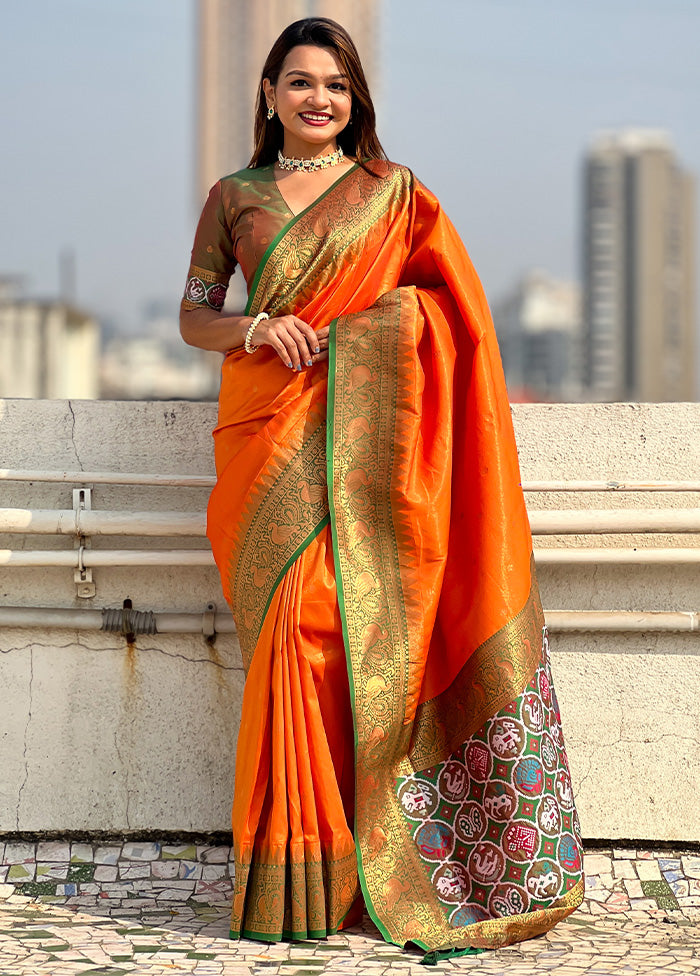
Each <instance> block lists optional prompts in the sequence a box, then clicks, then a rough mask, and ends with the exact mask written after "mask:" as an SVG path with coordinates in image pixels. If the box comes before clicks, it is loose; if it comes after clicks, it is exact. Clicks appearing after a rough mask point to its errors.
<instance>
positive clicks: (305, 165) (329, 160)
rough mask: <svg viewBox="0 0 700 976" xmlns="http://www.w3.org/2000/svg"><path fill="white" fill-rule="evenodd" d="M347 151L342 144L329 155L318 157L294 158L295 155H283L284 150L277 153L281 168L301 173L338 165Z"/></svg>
mask: <svg viewBox="0 0 700 976" xmlns="http://www.w3.org/2000/svg"><path fill="white" fill-rule="evenodd" d="M344 155H345V153H344V152H343V150H342V149H341V147H340V146H338V148H337V149H336V151H335V152H332V153H329V154H328V155H327V156H318V157H317V158H316V159H294V157H293V156H283V155H282V151H281V150H279V151H278V153H277V159H278V160H279V164H280V169H291V170H296V171H297V172H299V173H313V172H314V171H315V170H317V169H327V168H328V167H329V166H337V165H338V163H340V162H341V161H342V159H343V156H344Z"/></svg>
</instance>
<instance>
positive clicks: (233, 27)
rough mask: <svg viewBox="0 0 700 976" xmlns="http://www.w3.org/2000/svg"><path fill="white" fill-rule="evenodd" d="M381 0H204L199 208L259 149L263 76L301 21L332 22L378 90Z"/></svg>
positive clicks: (198, 99) (199, 98)
mask: <svg viewBox="0 0 700 976" xmlns="http://www.w3.org/2000/svg"><path fill="white" fill-rule="evenodd" d="M381 6H382V5H381V0H353V2H352V3H347V0H198V8H197V19H198V25H197V26H198V31H197V35H198V58H197V60H198V65H197V93H196V98H195V106H196V116H197V118H196V122H197V130H198V131H197V160H196V205H197V207H199V206H201V204H202V202H203V201H204V199H205V197H206V195H207V192H208V190H209V188H210V187H211V186H212V185H213V184H214V183H215V182H216V181H217V180H218V179H219V178H220V177H221V176H225V175H226V174H227V173H232V172H235V170H237V169H241V168H242V167H243V166H245V165H246V163H247V162H248V160H249V159H250V155H251V153H252V149H253V110H254V103H255V100H256V97H257V92H258V85H259V84H260V72H261V70H262V66H263V62H264V60H265V57H266V56H267V53H268V51H269V50H270V48H271V47H272V44H273V43H274V41H275V39H276V38H277V37H278V36H279V34H280V33H281V32H282V31H283V30H284V28H285V27H286V26H287V25H288V24H291V23H292V22H293V21H295V20H299V19H300V18H302V17H330V18H332V19H333V20H337V21H338V23H340V24H342V25H343V27H345V28H346V30H347V31H348V32H349V34H350V36H351V37H352V39H353V41H354V42H355V44H356V46H357V49H358V51H359V53H360V57H361V58H362V63H363V66H364V68H365V71H366V73H367V77H368V80H369V83H370V85H372V86H373V89H372V90H373V95H374V94H375V93H374V85H376V83H377V78H376V75H377V71H376V64H377V55H378V44H379V19H380V12H381Z"/></svg>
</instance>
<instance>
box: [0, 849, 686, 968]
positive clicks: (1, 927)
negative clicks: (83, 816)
mask: <svg viewBox="0 0 700 976" xmlns="http://www.w3.org/2000/svg"><path fill="white" fill-rule="evenodd" d="M4 846H5V848H7V847H9V848H10V851H9V856H7V851H5V858H4V860H3V858H2V854H3V843H2V842H1V841H0V865H2V868H1V869H0V973H1V974H2V976H36V974H38V973H41V974H44V973H46V974H49V973H50V974H51V976H64V974H65V976H89V974H93V976H97V974H98V973H99V974H101V976H122V974H129V973H134V974H149V976H166V974H172V973H173V972H177V973H182V974H190V973H191V974H194V976H262V974H266V976H281V974H285V976H312V974H328V976H333V974H342V973H352V974H358V976H385V974H386V976H390V974H394V973H398V974H406V976H419V974H420V976H424V974H425V973H426V972H430V971H432V972H435V973H439V974H443V973H445V974H446V973H473V974H484V976H487V974H491V976H498V974H502V976H506V974H507V976H526V974H527V976H532V974H540V973H545V972H554V973H556V974H557V976H588V974H589V973H590V974H591V976H593V974H597V976H612V974H615V976H647V974H648V976H651V974H657V973H659V972H660V971H661V970H662V971H663V973H664V974H669V976H680V974H692V973H695V974H697V976H700V855H698V853H697V852H696V853H691V852H685V851H678V852H664V851H648V850H644V851H640V850H630V849H627V848H625V849H619V850H618V849H612V850H610V849H608V850H593V849H590V848H589V849H588V850H587V853H586V855H585V858H584V865H585V868H586V870H587V872H588V876H587V886H586V898H585V901H584V904H583V906H582V907H581V909H580V910H579V911H578V912H576V913H575V914H574V915H573V916H571V917H570V918H569V919H567V920H565V921H564V922H562V923H560V924H559V925H557V926H556V927H555V928H554V929H553V930H552V932H550V933H548V934H547V935H546V936H543V937H541V938H538V939H532V940H530V941H528V942H524V943H520V944H518V945H516V946H510V947H508V948H505V949H499V950H497V951H494V952H486V953H482V954H479V955H475V956H467V957H463V958H459V959H452V960H444V961H441V962H440V963H438V965H437V966H435V967H432V969H428V970H426V968H425V967H424V966H422V965H420V954H419V953H416V952H409V951H403V950H401V949H399V948H397V947H396V946H391V945H388V944H387V943H385V942H384V941H383V940H382V939H381V936H380V935H379V933H378V932H377V930H376V929H375V928H374V926H373V924H372V922H371V921H370V920H369V919H368V918H365V920H364V923H363V925H362V926H359V927H357V928H354V929H349V930H348V931H347V932H341V933H339V934H338V935H336V936H333V937H331V938H329V939H326V940H321V941H317V942H301V943H293V944H288V943H280V944H277V945H265V944H262V943H259V942H252V941H248V940H242V941H240V942H231V941H230V940H229V939H228V921H229V919H228V913H229V904H230V898H231V880H230V872H229V868H230V861H229V858H230V853H231V852H230V849H229V848H228V847H212V846H207V845H204V844H197V845H195V844H182V845H173V844H170V845H160V844H154V843H150V842H149V843H139V842H129V843H128V844H126V843H125V844H121V843H118V842H116V841H115V842H113V843H109V844H107V843H104V844H101V845H94V846H92V848H91V846H90V845H88V844H85V843H81V844H68V845H63V846H61V845H59V844H55V845H54V846H51V847H49V846H48V845H47V844H41V845H28V844H23V845H20V844H11V843H9V842H8V843H7V844H6V845H4ZM20 869H21V870H20ZM3 871H4V872H5V876H4V878H3V874H2V872H3ZM28 879H29V880H28ZM660 967H661V969H660Z"/></svg>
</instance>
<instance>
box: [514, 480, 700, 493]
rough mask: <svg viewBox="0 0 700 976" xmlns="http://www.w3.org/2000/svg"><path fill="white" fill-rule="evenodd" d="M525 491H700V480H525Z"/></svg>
mask: <svg viewBox="0 0 700 976" xmlns="http://www.w3.org/2000/svg"><path fill="white" fill-rule="evenodd" d="M523 491H545V492H546V491H698V492H700V481H523Z"/></svg>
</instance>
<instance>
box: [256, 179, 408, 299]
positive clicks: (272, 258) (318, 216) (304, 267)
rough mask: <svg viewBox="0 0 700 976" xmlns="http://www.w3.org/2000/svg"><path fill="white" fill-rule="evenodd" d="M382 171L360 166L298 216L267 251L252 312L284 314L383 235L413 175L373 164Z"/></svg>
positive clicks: (404, 195)
mask: <svg viewBox="0 0 700 976" xmlns="http://www.w3.org/2000/svg"><path fill="white" fill-rule="evenodd" d="M374 165H375V167H376V169H377V172H379V173H380V176H379V177H376V176H371V175H370V174H369V173H366V172H365V171H364V170H363V169H361V168H360V167H358V168H357V169H356V170H355V171H354V172H353V173H350V174H349V175H348V176H347V177H346V178H345V179H341V180H340V181H339V182H338V183H337V184H336V185H334V186H333V187H332V188H331V189H330V191H329V192H328V193H327V194H326V195H324V197H323V205H322V206H318V207H315V206H314V207H311V209H310V210H309V211H307V212H305V213H304V214H303V215H302V216H301V217H299V218H298V219H297V220H296V221H294V222H293V223H292V224H291V225H290V226H289V228H288V229H287V230H286V231H285V233H284V234H283V235H282V237H281V238H280V240H279V241H278V242H277V243H276V244H275V246H274V249H273V251H272V252H271V253H270V254H269V256H268V257H267V260H266V261H265V264H264V266H263V268H262V269H261V273H260V276H259V278H258V280H257V284H256V286H255V293H254V294H253V295H252V296H251V299H250V301H249V311H250V313H251V314H252V315H255V313H256V312H258V311H261V310H262V309H266V310H267V311H268V312H271V311H273V310H274V312H275V313H276V314H280V313H281V312H283V311H284V309H285V308H287V307H290V306H292V304H293V305H294V307H296V308H303V307H304V305H305V304H307V302H308V301H310V300H311V299H312V298H314V297H315V296H316V295H318V293H319V292H320V291H322V290H323V289H324V288H326V287H328V285H329V284H330V283H331V282H332V280H333V278H334V277H335V276H336V275H338V274H342V270H343V268H344V267H348V266H349V265H351V264H352V261H353V260H354V258H355V257H356V256H359V255H360V254H361V253H362V252H363V251H364V250H366V249H367V248H369V247H371V246H372V244H373V242H374V241H375V240H376V239H377V238H379V239H381V238H382V237H383V236H384V234H385V230H386V222H385V221H383V220H380V218H381V217H384V216H385V215H389V216H390V211H391V210H392V208H393V207H396V208H400V207H401V206H402V205H403V201H405V198H406V188H407V187H408V186H409V185H410V181H411V175H410V172H409V171H408V170H407V169H404V168H403V167H400V166H387V165H386V164H385V163H380V162H378V163H375V164H374Z"/></svg>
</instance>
